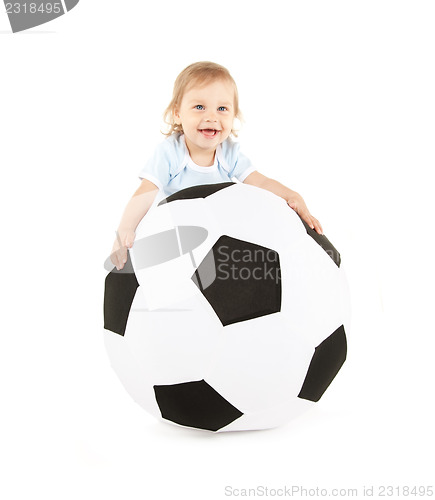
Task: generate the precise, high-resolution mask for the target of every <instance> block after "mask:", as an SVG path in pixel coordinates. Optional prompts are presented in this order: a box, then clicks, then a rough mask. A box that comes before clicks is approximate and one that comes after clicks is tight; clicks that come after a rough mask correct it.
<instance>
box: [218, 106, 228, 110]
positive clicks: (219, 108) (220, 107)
mask: <svg viewBox="0 0 435 500" xmlns="http://www.w3.org/2000/svg"><path fill="white" fill-rule="evenodd" d="M226 109H227V108H226V107H225V106H219V107H218V110H219V111H221V110H222V111H226Z"/></svg>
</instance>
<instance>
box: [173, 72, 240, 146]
mask: <svg viewBox="0 0 435 500" xmlns="http://www.w3.org/2000/svg"><path fill="white" fill-rule="evenodd" d="M174 119H175V122H176V123H181V124H182V126H183V131H184V135H185V138H186V142H187V143H188V144H190V146H193V147H196V148H199V149H201V150H207V151H211V150H213V151H214V150H216V147H217V146H218V144H220V143H221V142H223V141H224V140H225V139H226V138H227V137H228V136H229V135H230V133H231V129H232V128H233V122H234V88H233V86H232V85H231V83H230V82H226V81H220V80H218V81H214V82H212V83H208V84H206V85H203V86H202V87H197V86H194V87H192V88H191V89H189V90H188V91H187V92H185V94H184V96H183V99H182V101H181V105H180V107H179V109H176V110H175V112H174ZM189 149H190V148H189Z"/></svg>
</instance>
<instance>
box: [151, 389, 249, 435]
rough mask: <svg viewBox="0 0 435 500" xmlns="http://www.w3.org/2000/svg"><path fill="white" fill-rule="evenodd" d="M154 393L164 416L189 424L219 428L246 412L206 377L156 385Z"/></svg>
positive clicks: (210, 429) (200, 427) (208, 428)
mask: <svg viewBox="0 0 435 500" xmlns="http://www.w3.org/2000/svg"><path fill="white" fill-rule="evenodd" d="M154 394H155V397H156V401H157V404H158V405H159V408H160V412H161V414H162V417H163V418H164V419H166V420H170V421H171V422H175V423H176V424H180V425H184V426H186V427H195V428H196V429H205V430H208V431H217V430H219V429H221V428H222V427H225V426H226V425H228V424H230V423H231V422H233V421H234V420H236V419H237V418H239V417H241V416H242V415H243V413H242V412H241V411H240V410H238V409H237V408H236V407H235V406H233V405H232V404H231V403H229V402H228V401H227V400H226V399H225V398H223V397H222V396H221V395H220V394H219V393H218V392H217V391H215V390H214V389H213V387H211V386H210V385H209V384H207V382H206V381H205V380H196V381H193V382H183V383H181V384H172V385H155V386H154Z"/></svg>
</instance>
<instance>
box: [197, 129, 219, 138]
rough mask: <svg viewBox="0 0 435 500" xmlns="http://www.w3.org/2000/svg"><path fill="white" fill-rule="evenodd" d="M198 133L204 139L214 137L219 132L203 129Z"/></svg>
mask: <svg viewBox="0 0 435 500" xmlns="http://www.w3.org/2000/svg"><path fill="white" fill-rule="evenodd" d="M199 131H200V132H201V134H202V135H205V136H206V137H215V136H216V135H217V134H218V133H219V132H220V130H216V129H214V128H203V129H199Z"/></svg>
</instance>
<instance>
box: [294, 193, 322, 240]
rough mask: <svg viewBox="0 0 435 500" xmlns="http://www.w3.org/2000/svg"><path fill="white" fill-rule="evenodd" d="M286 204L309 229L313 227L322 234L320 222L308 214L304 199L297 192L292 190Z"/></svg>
mask: <svg viewBox="0 0 435 500" xmlns="http://www.w3.org/2000/svg"><path fill="white" fill-rule="evenodd" d="M287 204H288V206H289V207H291V208H292V209H293V210H294V211H295V212H296V213H297V214H298V215H299V216H300V217H301V218H302V219H303V220H304V221H305V222H306V223H307V224H308V225H309V226H310V227H311V229H315V230H316V231H317V232H318V233H319V234H323V229H322V226H321V225H320V222H319V221H318V220H317V219H316V218H315V217H313V216H312V215H311V214H310V212H309V210H308V208H307V205H306V204H305V201H304V199H303V198H302V196H301V195H300V194H299V193H296V192H295V191H292V194H291V196H290V197H289V199H288V200H287Z"/></svg>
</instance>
